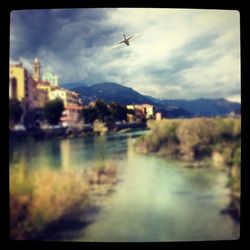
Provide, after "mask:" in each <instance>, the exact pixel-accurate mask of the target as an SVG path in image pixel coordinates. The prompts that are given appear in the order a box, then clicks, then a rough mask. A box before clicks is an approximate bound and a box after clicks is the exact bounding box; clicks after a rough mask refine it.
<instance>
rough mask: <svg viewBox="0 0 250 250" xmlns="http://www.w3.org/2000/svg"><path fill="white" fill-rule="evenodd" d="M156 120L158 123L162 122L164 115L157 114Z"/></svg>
mask: <svg viewBox="0 0 250 250" xmlns="http://www.w3.org/2000/svg"><path fill="white" fill-rule="evenodd" d="M155 120H156V121H160V120H162V114H161V113H160V112H157V113H156V114H155Z"/></svg>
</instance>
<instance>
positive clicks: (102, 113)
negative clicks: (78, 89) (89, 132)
mask: <svg viewBox="0 0 250 250" xmlns="http://www.w3.org/2000/svg"><path fill="white" fill-rule="evenodd" d="M95 108H96V113H97V119H98V120H100V121H102V122H103V121H104V120H105V118H106V117H108V116H110V111H109V109H108V106H107V104H106V103H105V102H104V101H102V100H97V101H96V103H95Z"/></svg>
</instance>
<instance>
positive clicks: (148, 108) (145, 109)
mask: <svg viewBox="0 0 250 250" xmlns="http://www.w3.org/2000/svg"><path fill="white" fill-rule="evenodd" d="M127 109H128V110H135V111H136V112H140V113H141V114H142V115H144V116H145V117H146V118H147V119H148V118H153V117H154V113H155V109H154V106H153V105H150V104H136V105H134V104H130V105H127Z"/></svg>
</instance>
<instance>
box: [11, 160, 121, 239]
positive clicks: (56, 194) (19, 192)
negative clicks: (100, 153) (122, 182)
mask: <svg viewBox="0 0 250 250" xmlns="http://www.w3.org/2000/svg"><path fill="white" fill-rule="evenodd" d="M115 179H116V164H115V163H114V162H112V161H106V162H103V163H101V164H100V163H98V165H97V166H94V167H92V168H91V169H90V170H89V171H86V172H84V173H83V174H79V171H74V170H68V171H58V170H53V169H38V170H36V171H34V172H32V171H31V172H28V171H27V169H25V166H22V165H16V166H14V167H13V168H11V170H10V219H11V225H10V230H11V238H12V239H35V238H36V237H37V235H39V233H40V232H41V231H42V230H44V229H46V226H48V225H49V224H50V223H52V222H55V221H57V220H59V219H60V218H62V217H63V216H65V215H67V214H69V213H70V212H72V210H74V211H77V209H84V208H87V207H89V206H91V204H92V203H93V202H94V198H93V197H94V196H95V195H96V194H97V195H98V194H99V193H105V192H108V191H109V190H110V189H111V187H112V185H113V184H114V183H115Z"/></svg>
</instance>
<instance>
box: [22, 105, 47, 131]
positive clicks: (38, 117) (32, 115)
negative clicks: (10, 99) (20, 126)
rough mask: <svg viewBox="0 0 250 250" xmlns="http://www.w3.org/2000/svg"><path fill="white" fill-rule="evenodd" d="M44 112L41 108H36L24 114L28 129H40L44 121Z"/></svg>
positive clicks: (25, 124)
mask: <svg viewBox="0 0 250 250" xmlns="http://www.w3.org/2000/svg"><path fill="white" fill-rule="evenodd" d="M44 119H45V118H44V112H43V109H41V108H36V109H33V110H30V111H28V112H26V114H25V116H24V126H25V127H26V129H28V130H30V129H38V128H39V127H40V124H41V123H42V122H43V121H44Z"/></svg>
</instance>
